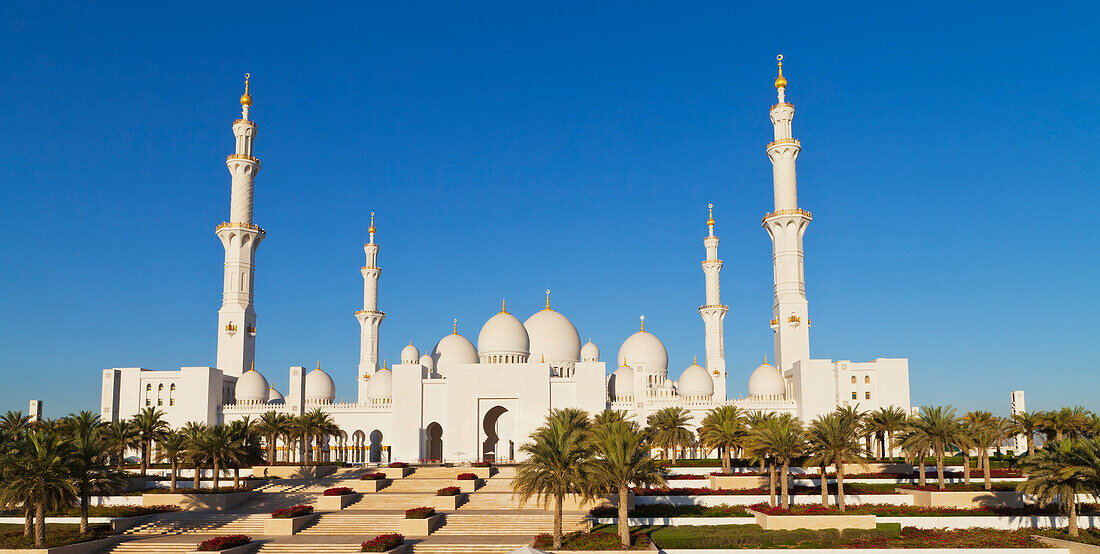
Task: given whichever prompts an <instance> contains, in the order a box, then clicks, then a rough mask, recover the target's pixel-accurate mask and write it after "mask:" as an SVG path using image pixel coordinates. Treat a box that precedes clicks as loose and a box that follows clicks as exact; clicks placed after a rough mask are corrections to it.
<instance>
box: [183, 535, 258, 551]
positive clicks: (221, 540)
mask: <svg viewBox="0 0 1100 554" xmlns="http://www.w3.org/2000/svg"><path fill="white" fill-rule="evenodd" d="M250 542H252V537H250V536H248V535H223V536H221V537H214V538H212V539H208V540H205V541H202V542H200V543H199V546H198V547H197V548H195V550H198V551H200V552H216V551H218V550H226V549H229V548H234V547H237V546H241V545H244V544H248V543H250Z"/></svg>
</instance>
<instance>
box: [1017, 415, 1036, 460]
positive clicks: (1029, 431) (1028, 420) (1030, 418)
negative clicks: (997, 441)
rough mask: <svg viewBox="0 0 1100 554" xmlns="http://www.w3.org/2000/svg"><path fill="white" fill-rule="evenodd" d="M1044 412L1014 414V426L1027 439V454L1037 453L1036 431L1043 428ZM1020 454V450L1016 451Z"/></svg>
mask: <svg viewBox="0 0 1100 554" xmlns="http://www.w3.org/2000/svg"><path fill="white" fill-rule="evenodd" d="M1042 425H1043V418H1042V412H1019V413H1015V414H1012V426H1013V428H1014V429H1015V430H1016V432H1017V433H1019V434H1021V435H1023V436H1024V438H1025V439H1026V440H1027V454H1028V455H1029V456H1030V455H1032V454H1034V453H1035V433H1037V432H1038V431H1039V429H1040V428H1042ZM1016 454H1017V455H1019V452H1017V453H1016Z"/></svg>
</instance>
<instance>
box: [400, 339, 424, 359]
mask: <svg viewBox="0 0 1100 554" xmlns="http://www.w3.org/2000/svg"><path fill="white" fill-rule="evenodd" d="M419 359H420V351H419V350H417V349H416V347H415V346H413V343H411V342H410V343H409V345H408V346H406V347H405V348H402V349H401V363H403V364H415V363H416V361H417V360H419Z"/></svg>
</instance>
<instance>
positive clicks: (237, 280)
mask: <svg viewBox="0 0 1100 554" xmlns="http://www.w3.org/2000/svg"><path fill="white" fill-rule="evenodd" d="M250 77H251V76H250V75H249V74H247V73H246V74H245V76H244V94H243V95H241V119H238V120H236V121H234V122H233V136H235V137H236V138H237V148H236V150H235V151H234V153H233V154H230V156H229V157H228V158H226V160H225V165H227V166H229V174H230V175H231V176H232V183H233V189H232V194H231V198H230V204H229V221H228V222H226V223H222V224H221V225H218V228H217V233H218V238H220V239H221V241H222V246H223V247H225V282H224V284H223V287H224V288H223V292H222V308H221V309H220V310H218V369H220V370H222V371H223V372H225V374H226V375H243V374H244V372H245V371H247V370H248V368H249V367H251V366H252V364H253V361H254V360H255V356H256V310H255V309H254V308H253V305H252V300H253V293H252V285H253V283H254V282H255V267H256V266H255V257H256V248H257V247H259V246H260V242H261V241H263V240H264V236H265V232H264V230H263V229H261V228H260V227H257V226H256V225H253V224H252V184H253V182H254V181H255V179H256V173H257V172H259V171H260V160H258V159H256V158H255V157H253V156H252V142H253V141H255V140H256V122H255V121H250V120H249V119H248V109H249V108H250V107H251V106H252V96H251V95H249V93H248V80H249V78H250Z"/></svg>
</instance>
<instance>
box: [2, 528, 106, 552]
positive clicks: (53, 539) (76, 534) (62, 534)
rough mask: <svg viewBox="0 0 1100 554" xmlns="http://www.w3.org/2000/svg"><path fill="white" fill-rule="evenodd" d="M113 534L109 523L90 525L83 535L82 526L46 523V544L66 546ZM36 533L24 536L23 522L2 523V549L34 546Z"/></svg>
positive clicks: (49, 545) (48, 545)
mask: <svg viewBox="0 0 1100 554" xmlns="http://www.w3.org/2000/svg"><path fill="white" fill-rule="evenodd" d="M110 534H111V527H110V526H109V525H89V526H88V532H87V533H85V534H83V535H81V534H80V526H79V525H77V524H75V523H73V524H64V523H47V524H46V546H47V547H48V548H49V547H55V546H65V545H67V544H76V543H80V542H87V541H91V540H95V539H102V538H104V537H107V536H109V535H110ZM34 547H35V546H34V534H33V533H32V534H31V536H29V537H24V536H23V524H21V523H20V524H18V526H17V525H15V524H10V525H9V524H0V549H8V548H11V549H16V548H34Z"/></svg>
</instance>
